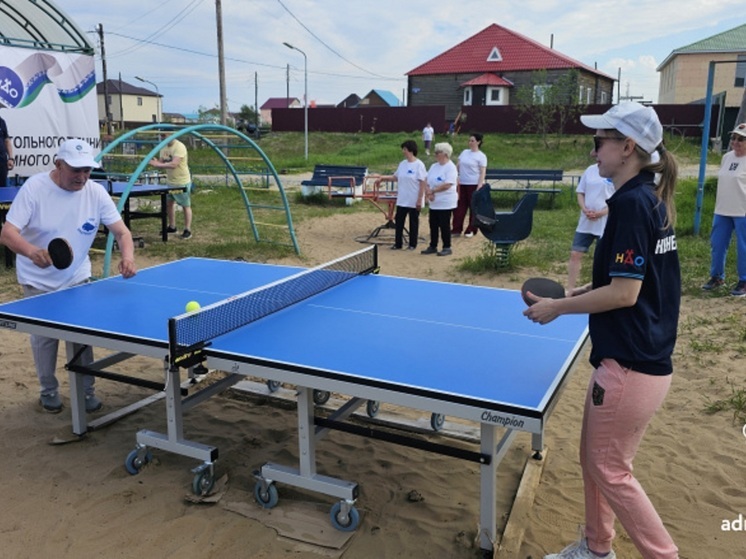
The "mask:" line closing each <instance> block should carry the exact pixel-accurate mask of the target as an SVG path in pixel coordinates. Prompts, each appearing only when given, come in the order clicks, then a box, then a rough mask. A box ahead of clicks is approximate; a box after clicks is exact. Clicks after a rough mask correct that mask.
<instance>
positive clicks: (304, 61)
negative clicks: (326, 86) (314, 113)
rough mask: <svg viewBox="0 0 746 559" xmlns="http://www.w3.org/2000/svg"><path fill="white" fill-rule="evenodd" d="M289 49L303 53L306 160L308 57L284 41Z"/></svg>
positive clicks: (306, 144)
mask: <svg viewBox="0 0 746 559" xmlns="http://www.w3.org/2000/svg"><path fill="white" fill-rule="evenodd" d="M282 44H283V45H285V46H286V47H287V48H289V49H293V50H297V51H298V52H299V53H301V54H302V55H303V78H304V85H303V95H304V96H305V99H304V102H303V131H304V140H305V148H306V160H308V57H307V56H306V53H305V52H303V51H302V50H300V49H299V48H298V47H294V46H293V45H291V44H290V43H282Z"/></svg>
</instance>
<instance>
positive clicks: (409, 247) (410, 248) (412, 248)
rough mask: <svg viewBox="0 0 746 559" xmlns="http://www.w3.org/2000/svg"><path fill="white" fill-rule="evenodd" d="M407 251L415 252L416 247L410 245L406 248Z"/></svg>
mask: <svg viewBox="0 0 746 559" xmlns="http://www.w3.org/2000/svg"><path fill="white" fill-rule="evenodd" d="M407 250H417V247H413V246H412V245H409V246H408V247H407Z"/></svg>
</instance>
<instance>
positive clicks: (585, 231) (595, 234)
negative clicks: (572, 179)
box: [567, 163, 614, 292]
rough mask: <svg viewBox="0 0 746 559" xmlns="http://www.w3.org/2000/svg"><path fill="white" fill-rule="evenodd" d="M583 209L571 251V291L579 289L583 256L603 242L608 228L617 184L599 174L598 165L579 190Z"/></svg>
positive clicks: (585, 176)
mask: <svg viewBox="0 0 746 559" xmlns="http://www.w3.org/2000/svg"><path fill="white" fill-rule="evenodd" d="M575 192H576V194H577V198H578V206H580V219H578V226H577V227H576V229H575V237H574V238H573V240H572V248H571V249H570V262H569V263H568V264H567V291H568V292H570V291H572V290H573V289H575V285H576V284H577V282H578V275H579V274H580V265H581V261H582V259H583V255H584V254H586V253H587V252H588V251H589V249H590V248H591V245H592V244H593V241H596V240H598V239H600V238H601V235H603V233H604V227H606V216H607V215H608V214H609V208H608V207H607V206H606V200H608V199H609V198H611V195H612V194H614V183H612V182H611V181H610V180H609V179H606V178H604V177H602V176H601V175H599V174H598V164H597V163H594V164H593V165H591V166H590V167H588V168H587V169H586V170H585V171H584V172H583V175H582V176H581V177H580V181H579V182H578V186H577V188H576V189H575Z"/></svg>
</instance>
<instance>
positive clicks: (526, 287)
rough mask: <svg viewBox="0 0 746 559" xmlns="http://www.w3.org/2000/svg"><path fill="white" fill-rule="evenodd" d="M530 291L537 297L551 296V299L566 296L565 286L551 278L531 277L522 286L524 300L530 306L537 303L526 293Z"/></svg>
mask: <svg viewBox="0 0 746 559" xmlns="http://www.w3.org/2000/svg"><path fill="white" fill-rule="evenodd" d="M528 291H530V292H531V293H533V294H534V295H536V296H537V297H549V298H550V299H562V298H563V297H564V296H565V288H564V287H562V285H561V284H560V283H558V282H556V281H554V280H550V279H549V278H529V279H527V280H526V281H525V282H523V285H522V286H521V296H522V297H523V301H524V302H525V303H526V304H527V305H528V306H529V307H530V306H531V305H533V304H534V303H535V301H532V300H531V299H529V298H528V296H527V295H526V293H527V292H528Z"/></svg>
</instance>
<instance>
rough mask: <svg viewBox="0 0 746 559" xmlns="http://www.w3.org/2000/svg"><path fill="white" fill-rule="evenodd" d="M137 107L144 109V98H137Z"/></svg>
mask: <svg viewBox="0 0 746 559" xmlns="http://www.w3.org/2000/svg"><path fill="white" fill-rule="evenodd" d="M137 106H138V107H142V97H138V98H137Z"/></svg>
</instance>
